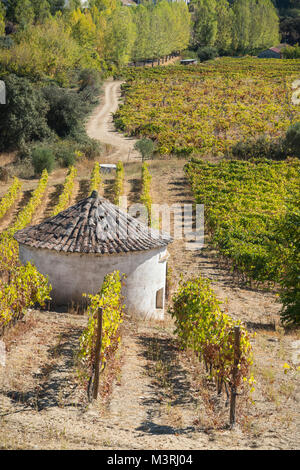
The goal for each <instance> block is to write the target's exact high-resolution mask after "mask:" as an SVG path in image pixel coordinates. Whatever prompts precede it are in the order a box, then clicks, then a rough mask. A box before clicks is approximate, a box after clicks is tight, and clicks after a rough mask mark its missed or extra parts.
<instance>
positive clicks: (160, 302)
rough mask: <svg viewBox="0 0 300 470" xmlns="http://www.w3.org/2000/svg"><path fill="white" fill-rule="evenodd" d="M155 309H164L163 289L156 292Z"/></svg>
mask: <svg viewBox="0 0 300 470" xmlns="http://www.w3.org/2000/svg"><path fill="white" fill-rule="evenodd" d="M156 308H164V288H163V287H162V288H161V289H159V290H158V291H157V292H156Z"/></svg>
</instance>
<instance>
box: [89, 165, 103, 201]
mask: <svg viewBox="0 0 300 470" xmlns="http://www.w3.org/2000/svg"><path fill="white" fill-rule="evenodd" d="M101 181H102V178H101V172H100V164H99V162H96V163H95V165H94V168H93V171H92V176H91V181H90V188H89V192H90V194H91V193H92V192H93V191H99V187H100V184H101Z"/></svg>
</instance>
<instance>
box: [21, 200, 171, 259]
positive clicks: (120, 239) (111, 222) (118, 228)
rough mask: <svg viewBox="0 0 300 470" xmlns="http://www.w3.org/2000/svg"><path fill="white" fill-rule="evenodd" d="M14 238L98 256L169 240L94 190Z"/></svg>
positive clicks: (144, 247)
mask: <svg viewBox="0 0 300 470" xmlns="http://www.w3.org/2000/svg"><path fill="white" fill-rule="evenodd" d="M14 237H15V239H16V240H17V241H18V242H19V243H23V244H24V245H29V246H31V247H34V248H46V249H48V250H56V251H63V252H66V253H74V252H76V253H99V254H107V253H109V254H114V253H128V252H130V251H143V250H151V249H153V248H158V247H163V246H166V245H168V244H169V243H170V242H171V241H172V238H171V237H170V236H169V235H168V234H166V233H162V232H158V231H157V230H153V229H150V228H149V227H147V226H146V225H144V224H142V223H141V222H139V221H138V220H137V219H135V218H133V217H131V216H130V215H128V214H126V213H125V212H123V211H122V210H121V209H120V208H119V207H117V206H115V205H113V204H111V203H110V202H109V201H107V200H106V199H104V198H101V197H99V196H98V193H97V192H96V191H94V192H93V193H92V194H91V196H90V197H88V198H86V199H83V200H82V201H80V202H78V203H77V204H75V205H74V206H71V207H69V208H68V209H66V210H64V211H63V212H60V213H59V214H57V215H56V216H54V217H51V218H50V219H47V220H46V221H45V222H42V223H41V224H39V225H35V226H32V227H27V228H25V229H23V230H19V231H18V232H16V233H15V236H14Z"/></svg>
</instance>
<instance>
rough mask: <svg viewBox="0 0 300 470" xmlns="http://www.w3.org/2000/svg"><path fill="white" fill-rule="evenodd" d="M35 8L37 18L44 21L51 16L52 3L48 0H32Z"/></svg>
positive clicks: (39, 21) (38, 20) (40, 21)
mask: <svg viewBox="0 0 300 470" xmlns="http://www.w3.org/2000/svg"><path fill="white" fill-rule="evenodd" d="M31 3H32V5H33V8H34V13H35V20H36V21H37V22H38V23H44V22H45V21H46V20H48V19H49V17H50V16H51V10H50V4H49V2H48V1H47V0H31Z"/></svg>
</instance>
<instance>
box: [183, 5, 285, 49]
mask: <svg viewBox="0 0 300 470" xmlns="http://www.w3.org/2000/svg"><path fill="white" fill-rule="evenodd" d="M190 11H191V14H192V19H193V30H192V40H191V43H192V46H193V48H194V49H195V50H196V49H198V48H203V47H215V48H216V49H217V50H218V52H219V53H221V54H230V55H231V54H237V53H238V54H245V53H255V52H257V51H259V50H261V49H263V48H266V47H270V46H274V45H276V44H278V43H279V42H280V37H279V17H278V13H277V10H276V8H275V6H274V4H273V3H272V1H271V0H231V1H230V0H191V3H190Z"/></svg>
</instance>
